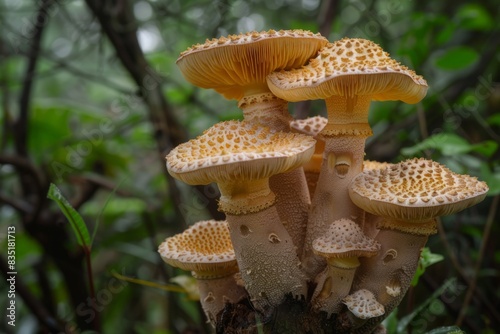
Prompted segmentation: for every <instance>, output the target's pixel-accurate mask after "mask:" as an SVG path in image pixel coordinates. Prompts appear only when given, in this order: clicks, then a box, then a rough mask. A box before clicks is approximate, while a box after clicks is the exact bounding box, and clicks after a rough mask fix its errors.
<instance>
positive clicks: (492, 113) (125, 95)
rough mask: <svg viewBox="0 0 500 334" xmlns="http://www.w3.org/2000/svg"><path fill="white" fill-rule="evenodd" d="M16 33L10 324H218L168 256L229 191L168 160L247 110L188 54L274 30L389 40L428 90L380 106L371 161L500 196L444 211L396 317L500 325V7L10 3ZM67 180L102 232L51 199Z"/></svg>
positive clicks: (0, 214)
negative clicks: (436, 169)
mask: <svg viewBox="0 0 500 334" xmlns="http://www.w3.org/2000/svg"><path fill="white" fill-rule="evenodd" d="M0 27H1V31H2V34H1V35H0V105H1V108H0V109H1V113H0V124H1V130H0V131H1V132H0V247H1V251H0V269H1V271H2V273H3V274H4V276H5V278H6V279H7V278H8V277H10V275H9V274H8V273H9V272H11V271H12V268H9V265H10V263H9V258H8V250H9V245H10V244H9V235H15V255H16V261H15V268H14V269H15V271H16V272H17V275H16V276H17V280H16V282H15V289H16V290H15V292H16V295H15V303H16V304H15V305H16V312H15V315H16V317H15V319H16V321H15V325H16V326H15V327H13V326H11V325H9V324H8V322H7V321H9V318H8V317H7V315H9V311H8V310H7V311H5V310H6V309H7V308H8V307H9V305H10V302H11V300H12V298H11V297H9V294H8V293H7V292H8V291H9V289H10V287H11V285H10V283H9V281H7V280H6V279H2V280H1V281H0V290H1V291H2V293H1V294H0V308H1V309H2V312H1V313H2V320H1V321H0V331H2V332H5V333H60V332H66V333H77V332H84V331H97V332H102V333H155V334H160V333H162V334H163V333H205V332H208V327H207V325H206V324H205V322H204V317H203V314H202V312H201V309H200V307H199V305H198V303H197V302H196V301H193V300H191V299H190V298H189V296H190V295H189V294H186V293H185V289H186V288H188V289H189V284H190V283H192V281H191V280H190V279H189V278H188V277H189V274H188V273H186V272H182V271H180V270H177V269H174V268H171V267H169V266H166V265H165V264H164V263H163V262H162V261H161V259H160V257H159V255H158V254H157V252H156V249H157V246H158V245H159V243H160V242H161V241H162V240H163V239H164V238H166V237H168V236H171V235H173V234H175V233H178V232H180V231H182V230H184V229H185V228H186V227H187V226H189V225H190V224H192V223H194V222H196V221H198V220H202V219H206V218H210V217H216V218H221V217H222V216H221V214H220V213H219V212H217V210H216V198H217V195H218V193H217V190H216V188H215V187H214V186H212V185H210V186H202V187H188V186H186V185H183V184H181V183H177V182H174V181H173V180H172V178H171V177H170V176H169V175H168V173H167V171H166V168H165V161H164V156H165V155H166V153H168V152H169V151H170V150H171V149H172V148H173V147H174V146H176V145H178V144H180V143H182V142H185V141H186V140H188V139H189V138H193V137H195V136H197V135H199V134H200V133H201V132H202V131H203V130H204V129H207V128H208V127H210V126H211V125H213V124H215V123H216V122H219V121H222V120H228V119H240V118H241V112H240V111H239V110H238V109H237V107H236V102H235V101H227V100H225V99H224V98H223V97H221V96H220V95H218V94H217V93H215V92H214V91H212V90H204V89H200V88H197V87H194V86H192V85H191V84H189V83H187V82H186V81H185V80H184V79H183V77H182V75H181V74H180V72H179V70H178V69H177V67H176V65H175V61H176V59H177V57H178V55H179V53H180V52H181V51H183V50H185V49H186V48H187V47H189V46H191V45H192V44H195V43H202V42H204V41H205V39H207V38H209V39H210V38H212V37H220V36H223V35H228V34H233V33H239V32H246V31H250V30H258V31H260V30H267V29H271V28H272V29H277V30H278V29H307V30H311V31H313V32H321V34H322V35H324V36H325V37H327V38H328V39H329V40H330V41H335V40H337V39H340V38H342V37H345V36H348V37H360V38H366V39H370V40H373V41H375V42H377V43H379V44H380V45H381V46H382V47H383V48H384V49H385V50H386V51H388V52H389V53H390V54H391V55H392V56H393V57H394V58H396V59H397V60H399V61H401V62H402V63H403V64H405V65H407V66H408V67H410V68H412V69H414V70H415V71H416V72H417V73H418V74H421V75H423V77H424V78H425V79H426V80H427V82H428V84H429V91H428V94H427V96H426V98H425V99H424V100H423V101H422V102H421V103H419V104H416V105H406V104H403V103H400V102H384V103H372V107H371V112H370V124H371V126H372V128H373V130H374V135H373V136H372V137H371V138H369V140H368V142H367V147H366V157H367V158H368V159H372V160H377V161H387V162H398V161H401V160H404V159H406V158H409V157H414V156H423V157H427V158H432V159H434V160H436V161H439V162H440V163H443V164H445V165H446V166H448V167H449V168H451V169H452V170H454V171H456V172H458V173H467V174H470V175H474V176H477V177H478V178H479V179H481V180H484V181H486V182H487V183H488V185H489V187H490V192H489V195H488V197H487V198H486V200H485V201H484V202H482V203H481V204H480V205H477V206H475V207H473V208H471V209H468V210H465V211H464V212H462V213H460V214H457V215H454V216H448V217H443V218H442V220H441V221H440V225H439V233H438V234H437V235H434V236H432V237H431V238H430V240H429V242H428V247H429V249H430V250H431V252H432V254H434V255H429V254H428V255H426V256H425V258H424V259H425V260H426V261H430V262H436V263H434V264H432V265H431V266H429V267H428V268H425V272H424V273H423V275H422V276H421V277H420V278H419V281H418V284H417V285H416V286H415V287H413V288H411V289H410V291H409V292H408V294H407V296H406V298H405V300H404V301H403V302H402V303H401V305H400V307H399V309H398V310H397V313H394V314H393V315H392V316H391V317H390V318H389V320H388V322H387V326H388V329H389V333H409V332H411V333H424V332H429V331H432V330H433V329H435V328H440V327H442V326H453V325H458V326H460V328H462V329H463V330H465V331H466V332H468V333H494V332H495V330H496V329H497V328H499V327H500V311H499V310H498V300H499V298H500V285H499V284H498V282H499V279H500V247H499V244H498V240H497V238H498V237H497V236H498V235H499V232H500V225H499V224H498V221H499V218H498V207H499V194H500V151H499V143H500V112H499V111H500V7H499V6H498V2H497V1H496V0H486V1H482V2H470V1H462V0H443V1H432V2H428V1H411V0H402V1H395V0H372V1H360V0H337V1H327V0H322V1H321V0H267V1H261V0H246V1H245V0H237V1H230V0H224V1H223V0H218V1H203V0H197V1H190V0H188V1H180V0H163V1H160V0H138V1H134V0H113V1H110V0H104V1H99V0H75V1H70V0H35V1H27V0H22V1H21V0H0ZM290 112H291V113H292V114H293V115H294V116H295V117H296V118H305V117H308V116H313V115H325V106H324V103H323V102H322V101H308V102H301V103H294V104H291V107H290ZM51 183H53V184H55V185H56V186H57V187H58V188H59V189H60V193H58V192H57V190H56V189H55V188H52V192H51V195H52V197H54V198H56V199H57V198H59V204H60V205H62V207H66V208H67V207H68V206H64V204H61V203H62V200H61V198H62V197H61V196H59V195H60V194H62V195H63V196H64V197H65V198H67V200H68V202H69V203H70V204H71V206H72V207H73V208H74V209H75V212H73V213H72V214H73V217H78V216H81V217H82V221H81V222H80V225H78V222H76V223H75V222H74V223H75V224H76V226H80V228H82V222H84V224H85V225H84V226H85V230H88V236H85V235H81V234H78V233H75V232H74V229H72V227H74V226H75V225H72V224H70V223H69V222H68V219H67V218H66V216H65V215H64V214H63V213H62V212H61V209H60V207H59V206H58V205H57V204H58V203H57V201H53V200H51V199H49V198H47V194H48V192H49V187H50V184H51ZM76 212H78V213H79V214H77V213H76ZM12 227H14V228H12ZM13 230H15V232H12V231H13ZM423 264H424V265H425V264H426V263H423ZM427 264H428V263H427ZM90 267H91V268H92V273H91V274H89V272H88V269H89V268H90ZM175 277H177V279H176V280H175V279H174V281H176V282H177V283H174V282H173V281H172V279H173V278H175ZM179 283H180V285H179ZM4 291H5V293H4ZM4 314H5V316H4ZM6 319H7V321H5V320H6Z"/></svg>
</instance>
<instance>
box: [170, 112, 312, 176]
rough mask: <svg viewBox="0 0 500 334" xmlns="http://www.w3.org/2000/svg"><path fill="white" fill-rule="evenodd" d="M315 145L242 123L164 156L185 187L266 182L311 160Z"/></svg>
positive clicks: (309, 140)
mask: <svg viewBox="0 0 500 334" xmlns="http://www.w3.org/2000/svg"><path fill="white" fill-rule="evenodd" d="M315 143H316V141H315V140H314V139H313V138H312V137H310V136H306V135H302V134H296V133H284V132H272V131H271V130H270V129H269V128H267V127H264V126H258V125H254V124H251V123H248V122H245V121H241V122H239V121H226V122H221V123H218V124H215V125H214V126H212V127H211V128H210V129H208V130H206V131H205V132H204V133H203V135H201V136H199V137H198V138H196V139H192V140H190V141H188V142H186V143H183V144H181V145H179V146H177V147H176V148H174V149H173V150H172V151H171V152H170V153H169V154H168V155H167V169H168V172H169V173H170V174H171V175H172V176H173V177H175V178H177V179H179V180H181V181H183V182H185V183H188V184H195V185H196V184H209V183H211V182H217V183H219V182H231V181H242V180H256V179H265V178H268V177H270V176H271V175H274V174H279V173H285V172H287V171H290V170H292V169H295V168H297V167H300V166H301V165H303V164H304V163H306V162H307V161H309V160H310V158H311V156H312V154H313V153H314V145H315Z"/></svg>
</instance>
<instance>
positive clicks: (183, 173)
mask: <svg viewBox="0 0 500 334" xmlns="http://www.w3.org/2000/svg"><path fill="white" fill-rule="evenodd" d="M314 144H315V140H314V139H313V138H311V137H309V136H305V135H300V134H294V133H284V132H272V131H271V130H270V129H268V128H266V127H263V126H257V125H254V124H250V123H248V122H245V121H242V122H238V121H227V122H222V123H218V124H216V125H214V126H213V127H211V128H210V129H208V130H206V131H205V132H204V133H203V135H201V136H200V137H198V138H196V139H193V140H190V141H189V142H187V143H184V144H181V145H179V146H177V147H176V148H174V149H173V150H172V151H171V152H170V153H169V154H168V155H167V168H168V171H169V173H170V174H171V175H172V176H173V177H175V178H177V179H179V180H181V181H184V182H186V183H188V184H193V185H197V184H209V183H211V182H216V183H217V184H218V186H219V190H220V192H221V198H220V201H219V209H220V210H222V211H223V212H224V213H225V214H226V217H227V218H226V219H227V221H228V223H229V229H230V235H231V240H232V242H233V246H234V250H235V253H236V259H237V261H238V265H239V268H240V272H241V276H242V279H243V281H244V282H245V286H246V289H247V291H248V292H249V294H250V296H251V298H252V301H253V303H254V306H256V307H257V308H258V309H259V310H261V311H265V310H266V309H267V308H268V307H269V306H271V307H272V306H276V305H278V304H279V303H280V302H281V301H282V299H283V297H284V296H285V294H286V293H291V294H292V295H293V296H300V295H305V294H306V288H307V287H306V283H305V276H304V274H303V273H302V270H301V268H300V261H299V259H298V256H297V253H296V249H295V246H294V245H293V242H292V240H291V238H290V235H289V234H288V232H287V231H286V229H285V228H284V227H283V225H282V223H281V222H280V217H279V215H278V211H277V209H276V205H275V195H274V193H273V192H272V191H271V189H270V188H269V177H271V176H272V175H274V174H277V173H283V172H286V171H289V170H292V169H294V168H297V167H299V166H301V165H302V164H304V163H305V162H306V161H308V160H309V159H310V158H311V155H312V154H313V152H314Z"/></svg>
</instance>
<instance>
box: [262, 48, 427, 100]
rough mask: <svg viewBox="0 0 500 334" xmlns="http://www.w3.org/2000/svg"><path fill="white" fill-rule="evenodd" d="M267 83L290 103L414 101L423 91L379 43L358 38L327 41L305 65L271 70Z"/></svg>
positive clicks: (420, 82)
mask: <svg viewBox="0 0 500 334" xmlns="http://www.w3.org/2000/svg"><path fill="white" fill-rule="evenodd" d="M267 83H268V85H269V89H270V90H271V91H272V92H273V93H274V94H275V95H276V96H278V97H280V98H282V99H284V100H287V101H291V102H296V101H302V100H317V99H326V98H328V97H330V96H333V95H339V96H355V95H367V96H371V99H373V100H380V101H386V100H401V101H403V102H406V103H417V102H418V101H420V100H421V99H422V98H423V97H424V96H425V94H426V93H427V82H426V81H425V80H424V79H423V78H422V77H421V76H419V75H416V74H415V72H414V71H412V70H410V69H408V68H407V67H406V66H403V65H401V64H400V63H398V62H397V61H396V60H394V59H392V58H390V57H389V54H388V53H387V52H384V50H382V48H381V47H380V46H379V45H377V44H375V43H373V42H372V41H369V40H365V39H360V38H344V39H341V40H339V41H337V42H335V43H329V44H327V45H326V46H324V47H323V48H322V49H321V50H320V51H319V54H318V56H317V57H316V58H314V59H312V60H310V61H309V64H307V65H305V66H303V67H302V68H300V69H293V70H291V71H281V72H275V73H272V74H270V75H269V76H268V77H267Z"/></svg>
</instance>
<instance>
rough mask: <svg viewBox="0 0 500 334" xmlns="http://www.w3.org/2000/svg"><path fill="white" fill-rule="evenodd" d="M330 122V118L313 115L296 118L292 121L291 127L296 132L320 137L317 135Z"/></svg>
mask: <svg viewBox="0 0 500 334" xmlns="http://www.w3.org/2000/svg"><path fill="white" fill-rule="evenodd" d="M326 124H328V118H326V117H323V116H313V117H308V118H306V119H296V120H293V121H291V122H290V128H291V129H292V131H294V132H298V133H303V134H305V135H308V136H312V137H314V138H315V139H318V138H317V136H318V134H319V133H320V132H321V130H323V128H324V127H325V126H326Z"/></svg>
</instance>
